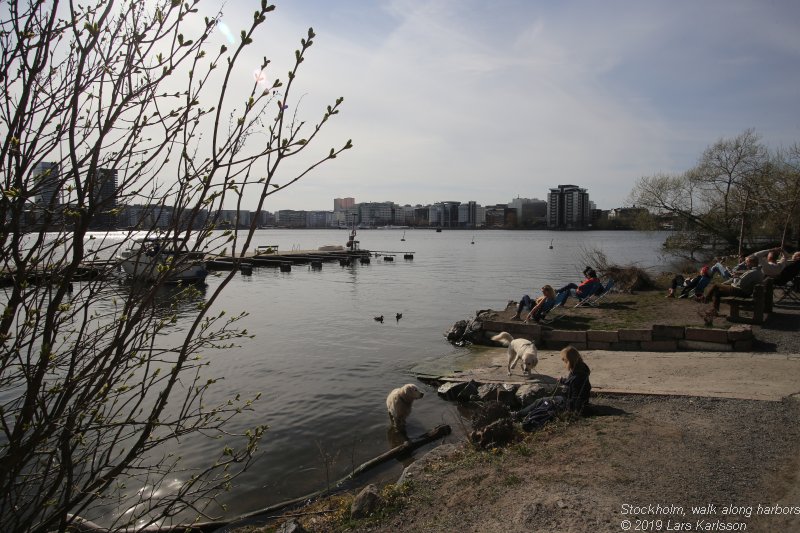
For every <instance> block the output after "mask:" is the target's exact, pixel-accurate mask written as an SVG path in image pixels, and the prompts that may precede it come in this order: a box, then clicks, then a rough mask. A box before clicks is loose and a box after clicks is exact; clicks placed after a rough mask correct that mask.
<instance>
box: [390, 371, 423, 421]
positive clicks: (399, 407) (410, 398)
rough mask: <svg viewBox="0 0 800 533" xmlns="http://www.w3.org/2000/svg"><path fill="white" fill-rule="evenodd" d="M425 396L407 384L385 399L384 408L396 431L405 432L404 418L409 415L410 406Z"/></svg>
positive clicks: (413, 386) (414, 386)
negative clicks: (387, 411)
mask: <svg viewBox="0 0 800 533" xmlns="http://www.w3.org/2000/svg"><path fill="white" fill-rule="evenodd" d="M423 396H425V394H424V393H423V392H422V391H421V390H419V389H418V388H417V387H416V385H412V384H411V383H408V384H406V385H403V386H402V387H398V388H396V389H394V390H393V391H392V392H390V393H389V396H387V397H386V408H387V409H388V410H389V418H390V419H391V420H392V424H394V427H396V428H397V429H398V431H405V429H406V418H408V415H410V414H411V404H413V403H414V400H418V399H420V398H422V397H423Z"/></svg>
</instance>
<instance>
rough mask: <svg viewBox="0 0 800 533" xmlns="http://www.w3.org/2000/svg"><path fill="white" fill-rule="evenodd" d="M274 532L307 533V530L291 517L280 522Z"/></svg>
mask: <svg viewBox="0 0 800 533" xmlns="http://www.w3.org/2000/svg"><path fill="white" fill-rule="evenodd" d="M275 533H308V530H307V529H305V528H304V527H303V526H301V525H300V522H298V521H297V519H295V518H292V519H291V520H287V521H286V522H284V523H283V524H281V525H280V527H278V529H276V530H275Z"/></svg>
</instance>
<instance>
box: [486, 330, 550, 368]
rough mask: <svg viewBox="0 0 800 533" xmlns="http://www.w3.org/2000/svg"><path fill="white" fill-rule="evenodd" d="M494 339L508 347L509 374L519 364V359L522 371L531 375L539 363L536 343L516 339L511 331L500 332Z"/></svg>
mask: <svg viewBox="0 0 800 533" xmlns="http://www.w3.org/2000/svg"><path fill="white" fill-rule="evenodd" d="M492 340H493V341H495V342H499V343H500V344H502V345H503V346H507V347H508V375H509V376H510V375H511V369H512V368H514V367H515V366H517V361H521V363H522V372H523V373H524V374H525V375H530V373H531V372H532V371H533V369H534V368H536V365H537V363H539V352H538V351H537V350H536V345H535V344H533V342H532V341H529V340H528V339H515V338H514V337H512V336H511V334H510V333H508V332H506V331H503V332H502V333H498V334H497V335H495V336H494V337H492Z"/></svg>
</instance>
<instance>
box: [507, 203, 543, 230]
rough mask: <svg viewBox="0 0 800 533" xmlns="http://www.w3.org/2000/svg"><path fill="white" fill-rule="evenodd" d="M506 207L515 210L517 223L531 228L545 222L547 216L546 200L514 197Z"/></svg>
mask: <svg viewBox="0 0 800 533" xmlns="http://www.w3.org/2000/svg"><path fill="white" fill-rule="evenodd" d="M508 207H511V208H513V209H514V210H516V212H517V225H519V226H520V227H524V228H532V227H534V226H537V225H542V224H544V223H545V220H546V218H547V202H545V201H544V200H539V199H537V198H520V197H517V198H514V199H513V200H511V202H509V204H508Z"/></svg>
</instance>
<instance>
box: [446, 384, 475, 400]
mask: <svg viewBox="0 0 800 533" xmlns="http://www.w3.org/2000/svg"><path fill="white" fill-rule="evenodd" d="M437 393H438V394H439V396H441V397H442V398H444V399H445V400H448V401H451V402H452V401H459V402H469V401H472V399H473V398H474V397H477V395H478V384H477V383H475V382H474V381H462V382H456V383H452V382H448V383H445V384H443V385H442V386H441V387H439V390H438V391H437Z"/></svg>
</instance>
